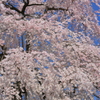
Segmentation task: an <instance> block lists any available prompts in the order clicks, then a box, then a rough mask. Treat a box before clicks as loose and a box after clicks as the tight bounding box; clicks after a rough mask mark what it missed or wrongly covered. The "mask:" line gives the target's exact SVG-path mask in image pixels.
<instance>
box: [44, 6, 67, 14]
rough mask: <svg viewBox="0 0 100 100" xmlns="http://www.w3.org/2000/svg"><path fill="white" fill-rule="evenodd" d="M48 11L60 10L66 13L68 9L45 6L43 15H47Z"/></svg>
mask: <svg viewBox="0 0 100 100" xmlns="http://www.w3.org/2000/svg"><path fill="white" fill-rule="evenodd" d="M50 10H62V11H68V8H67V9H64V8H55V7H51V8H50V7H48V6H46V9H45V12H44V13H47V12H48V11H50Z"/></svg>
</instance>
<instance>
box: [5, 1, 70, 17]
mask: <svg viewBox="0 0 100 100" xmlns="http://www.w3.org/2000/svg"><path fill="white" fill-rule="evenodd" d="M23 3H24V6H23V7H22V10H21V11H20V10H19V9H17V8H16V7H14V6H13V5H12V4H11V3H9V2H8V4H6V2H3V4H4V5H5V7H6V8H8V7H9V8H10V9H11V10H15V11H16V12H18V13H20V14H22V15H23V17H25V16H29V15H27V14H25V10H26V8H27V7H28V6H45V11H44V14H46V13H47V12H48V11H52V10H62V11H68V7H67V9H64V8H55V7H49V6H46V5H45V4H29V0H23Z"/></svg>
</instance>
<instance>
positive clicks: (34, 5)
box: [28, 4, 45, 6]
mask: <svg viewBox="0 0 100 100" xmlns="http://www.w3.org/2000/svg"><path fill="white" fill-rule="evenodd" d="M28 6H45V5H44V4H29V5H28Z"/></svg>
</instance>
